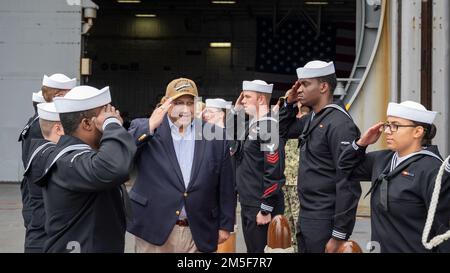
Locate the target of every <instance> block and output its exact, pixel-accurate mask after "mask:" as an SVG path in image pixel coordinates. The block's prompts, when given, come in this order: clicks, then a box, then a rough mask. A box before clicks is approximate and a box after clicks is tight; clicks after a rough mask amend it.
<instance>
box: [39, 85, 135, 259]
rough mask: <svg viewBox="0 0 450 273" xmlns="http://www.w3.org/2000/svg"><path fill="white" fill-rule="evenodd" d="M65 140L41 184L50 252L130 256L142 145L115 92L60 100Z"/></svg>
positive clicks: (84, 91) (79, 93)
mask: <svg viewBox="0 0 450 273" xmlns="http://www.w3.org/2000/svg"><path fill="white" fill-rule="evenodd" d="M54 102H55V106H56V110H57V111H58V113H59V116H60V119H61V124H62V125H63V128H64V136H62V137H61V138H60V140H59V141H58V143H57V145H56V147H55V150H54V152H53V153H52V155H51V156H49V158H48V160H47V161H46V167H45V173H44V175H43V176H42V177H41V178H40V179H39V180H37V183H39V184H40V185H41V186H42V187H43V197H44V207H45V214H46V232H47V236H48V239H47V241H46V242H45V245H44V252H60V253H61V252H83V253H85V252H124V247H125V229H126V217H130V219H131V215H130V213H131V210H130V204H129V199H128V194H127V191H126V189H125V186H124V185H123V184H124V183H125V182H126V181H127V180H128V178H129V171H130V169H131V165H132V161H133V157H134V154H135V152H136V145H135V143H134V140H133V139H132V137H131V136H130V135H129V134H128V132H127V131H126V130H125V129H124V128H123V127H122V119H121V117H120V114H119V112H118V110H116V109H115V108H114V107H113V106H111V105H110V104H109V103H110V102H111V95H110V92H109V88H108V87H105V88H103V89H101V90H98V89H97V88H94V87H90V86H78V87H75V88H73V89H72V90H71V91H70V92H69V93H67V94H66V95H65V96H64V97H62V98H55V99H54Z"/></svg>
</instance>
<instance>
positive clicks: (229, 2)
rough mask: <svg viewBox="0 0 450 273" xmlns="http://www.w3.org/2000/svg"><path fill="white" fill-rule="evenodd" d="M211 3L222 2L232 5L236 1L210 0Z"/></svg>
mask: <svg viewBox="0 0 450 273" xmlns="http://www.w3.org/2000/svg"><path fill="white" fill-rule="evenodd" d="M211 3H213V4H222V5H233V4H236V1H216V0H214V1H211Z"/></svg>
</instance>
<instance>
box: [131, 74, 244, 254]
mask: <svg viewBox="0 0 450 273" xmlns="http://www.w3.org/2000/svg"><path fill="white" fill-rule="evenodd" d="M197 96H198V92H197V87H196V85H195V83H194V82H193V81H192V80H190V79H185V78H180V79H176V80H173V81H172V82H170V83H169V85H168V86H167V89H166V95H165V97H164V98H163V101H165V102H164V103H163V104H162V106H160V107H158V108H157V109H156V110H155V111H154V112H153V114H152V116H151V117H150V118H149V119H136V120H133V121H132V123H131V126H130V129H129V132H130V133H131V134H132V136H133V137H134V138H135V139H136V143H137V146H138V152H137V155H136V166H137V172H138V175H137V180H136V182H135V184H134V186H133V188H132V189H131V191H130V199H131V204H132V209H133V215H134V216H133V220H132V221H131V222H130V223H129V225H128V231H129V232H130V233H132V234H134V235H135V236H136V248H135V249H136V252H151V253H155V252H156V253H158V252H178V253H185V252H214V251H216V250H217V245H218V244H219V243H222V242H223V241H225V240H226V239H227V238H228V237H229V235H230V232H231V231H233V228H234V221H235V206H236V193H235V190H234V177H233V170H232V167H231V158H230V154H229V148H228V145H227V142H226V139H225V138H224V137H223V138H219V139H213V140H209V138H208V140H207V139H205V137H204V136H203V137H202V132H203V131H204V130H203V128H204V126H207V125H205V124H206V123H204V122H202V121H201V120H197V119H195V118H194V105H195V97H197ZM210 129H211V128H210ZM212 130H213V131H214V130H223V129H221V128H218V127H214V126H213V128H212ZM219 133H222V132H219ZM216 135H217V134H216ZM222 135H224V133H223V134H222Z"/></svg>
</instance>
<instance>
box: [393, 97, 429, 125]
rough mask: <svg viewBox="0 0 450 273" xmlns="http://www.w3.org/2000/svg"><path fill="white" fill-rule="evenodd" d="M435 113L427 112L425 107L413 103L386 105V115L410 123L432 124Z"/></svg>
mask: <svg viewBox="0 0 450 273" xmlns="http://www.w3.org/2000/svg"><path fill="white" fill-rule="evenodd" d="M436 114H437V112H434V111H428V110H427V109H426V108H425V106H423V105H422V104H420V103H417V102H414V101H404V102H402V103H394V102H391V103H389V105H388V109H387V115H388V116H393V117H399V118H404V119H408V120H412V121H417V122H422V123H427V124H432V123H433V122H434V119H435V118H436Z"/></svg>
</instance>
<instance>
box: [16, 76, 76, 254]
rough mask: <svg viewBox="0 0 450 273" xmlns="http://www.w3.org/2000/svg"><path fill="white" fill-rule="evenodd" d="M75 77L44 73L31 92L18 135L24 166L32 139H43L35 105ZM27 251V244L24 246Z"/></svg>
mask: <svg viewBox="0 0 450 273" xmlns="http://www.w3.org/2000/svg"><path fill="white" fill-rule="evenodd" d="M75 85H76V79H75V78H74V79H70V78H69V77H67V76H65V75H63V74H53V75H51V76H50V77H48V76H47V75H44V78H43V79H42V87H41V90H40V91H39V92H36V93H33V96H32V101H33V108H34V115H33V116H32V117H31V118H30V119H29V120H28V122H27V124H26V125H25V127H24V128H23V129H22V131H21V132H20V135H19V140H18V141H19V142H21V144H22V163H23V167H24V168H26V166H27V161H28V158H29V157H30V155H31V154H30V146H31V141H32V139H40V140H42V139H44V137H43V136H42V133H41V128H40V127H39V122H38V119H39V118H38V114H37V108H36V105H37V104H38V103H43V102H46V101H47V102H51V101H52V100H53V98H54V97H55V96H63V95H64V94H66V93H67V92H68V91H69V90H70V89H71V88H73V87H75ZM26 182H27V180H26V179H23V180H22V182H21V184H20V191H21V195H22V216H23V219H24V226H25V229H27V227H28V225H29V224H30V219H31V213H32V208H31V204H30V197H29V192H28V185H27V184H26ZM25 251H27V246H25Z"/></svg>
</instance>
